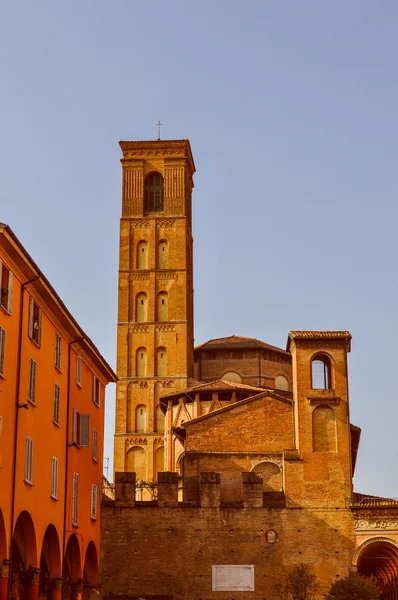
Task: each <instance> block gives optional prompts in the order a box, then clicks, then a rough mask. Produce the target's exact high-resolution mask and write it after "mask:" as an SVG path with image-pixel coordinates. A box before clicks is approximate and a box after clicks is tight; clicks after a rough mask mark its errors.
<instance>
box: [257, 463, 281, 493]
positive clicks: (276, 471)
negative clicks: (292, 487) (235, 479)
mask: <svg viewBox="0 0 398 600" xmlns="http://www.w3.org/2000/svg"><path fill="white" fill-rule="evenodd" d="M252 471H254V472H255V473H261V475H262V476H263V491H264V492H281V491H282V489H283V482H282V471H281V468H280V467H279V465H277V464H276V463H274V462H272V461H270V460H264V461H261V462H259V463H257V464H256V465H255V466H254V467H253V468H252Z"/></svg>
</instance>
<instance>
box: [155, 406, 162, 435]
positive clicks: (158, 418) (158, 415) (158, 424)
mask: <svg viewBox="0 0 398 600" xmlns="http://www.w3.org/2000/svg"><path fill="white" fill-rule="evenodd" d="M155 431H157V432H158V433H164V413H163V411H162V409H161V408H160V405H159V404H158V405H157V406H156V409H155Z"/></svg>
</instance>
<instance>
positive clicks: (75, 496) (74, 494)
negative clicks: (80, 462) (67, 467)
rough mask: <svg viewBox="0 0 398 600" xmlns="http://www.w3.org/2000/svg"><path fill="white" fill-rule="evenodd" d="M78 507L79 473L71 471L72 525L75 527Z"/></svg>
mask: <svg viewBox="0 0 398 600" xmlns="http://www.w3.org/2000/svg"><path fill="white" fill-rule="evenodd" d="M78 508H79V475H78V474H77V473H73V488H72V525H74V526H75V527H77V522H78V521H77V519H78Z"/></svg>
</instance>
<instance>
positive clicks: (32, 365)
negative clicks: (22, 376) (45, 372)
mask: <svg viewBox="0 0 398 600" xmlns="http://www.w3.org/2000/svg"><path fill="white" fill-rule="evenodd" d="M35 399H36V361H35V360H34V359H33V358H30V359H29V384H28V400H29V402H32V404H34V403H35Z"/></svg>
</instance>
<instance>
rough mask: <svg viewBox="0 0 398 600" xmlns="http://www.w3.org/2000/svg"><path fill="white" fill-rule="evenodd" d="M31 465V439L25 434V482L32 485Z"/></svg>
mask: <svg viewBox="0 0 398 600" xmlns="http://www.w3.org/2000/svg"><path fill="white" fill-rule="evenodd" d="M32 467H33V440H32V438H31V437H29V436H28V435H27V436H26V448H25V482H26V483H29V484H31V485H32Z"/></svg>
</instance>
